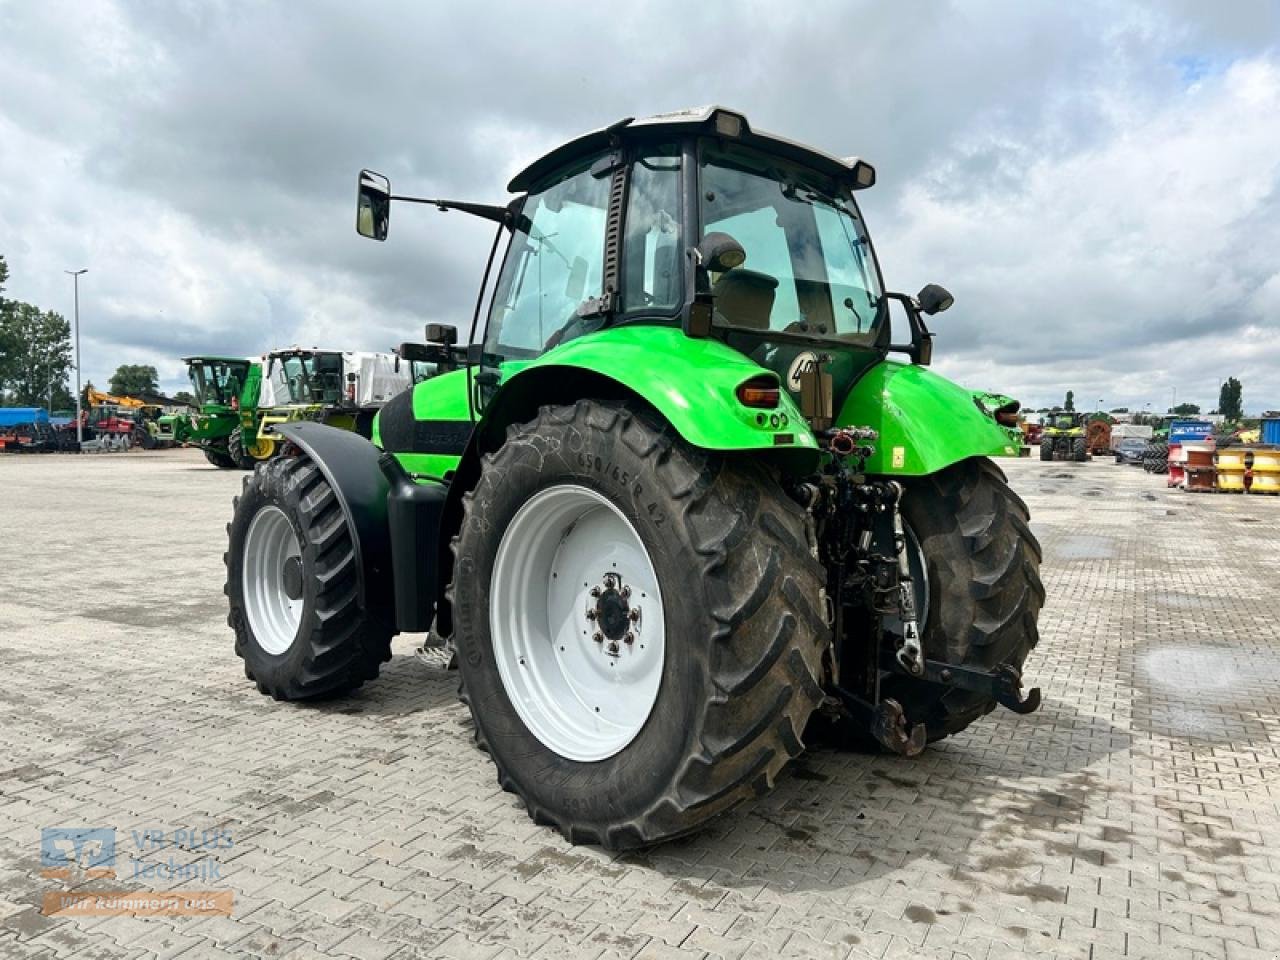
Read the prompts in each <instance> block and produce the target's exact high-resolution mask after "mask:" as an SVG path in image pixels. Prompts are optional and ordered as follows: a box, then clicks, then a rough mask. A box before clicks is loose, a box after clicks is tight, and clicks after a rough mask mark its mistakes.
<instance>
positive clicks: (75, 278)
mask: <svg viewBox="0 0 1280 960" xmlns="http://www.w3.org/2000/svg"><path fill="white" fill-rule="evenodd" d="M62 272H63V273H69V274H71V283H72V285H73V286H74V287H75V297H76V312H75V328H76V448H77V449H79V447H80V444H81V443H82V442H84V434H83V432H82V431H83V429H84V427H83V424H82V423H81V416H80V274H82V273H88V272H89V268H88V267H85V268H84V269H83V270H64V271H62Z"/></svg>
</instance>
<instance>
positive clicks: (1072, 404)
mask: <svg viewBox="0 0 1280 960" xmlns="http://www.w3.org/2000/svg"><path fill="white" fill-rule="evenodd" d="M1062 409H1063V410H1065V411H1067V413H1074V412H1075V409H1076V394H1075V391H1074V390H1068V391H1067V402H1066V403H1064V404H1063V405H1062Z"/></svg>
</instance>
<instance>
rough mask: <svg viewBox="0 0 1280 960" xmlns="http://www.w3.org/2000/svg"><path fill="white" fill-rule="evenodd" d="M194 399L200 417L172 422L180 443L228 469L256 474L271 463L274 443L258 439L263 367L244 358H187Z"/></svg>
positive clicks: (179, 417)
mask: <svg viewBox="0 0 1280 960" xmlns="http://www.w3.org/2000/svg"><path fill="white" fill-rule="evenodd" d="M183 363H185V364H186V365H187V375H188V376H189V377H190V378H191V387H192V389H193V391H194V392H195V397H196V407H197V411H198V412H196V413H188V414H179V415H175V416H173V417H171V418H166V419H168V420H169V428H170V429H171V431H172V434H173V438H174V440H175V441H176V442H178V443H195V444H198V445H199V446H200V449H201V450H203V451H204V456H205V459H206V460H208V461H209V462H210V463H211V464H213V465H214V466H215V467H220V468H222V469H224V470H237V469H238V470H252V469H253V467H254V465H255V464H257V463H258V462H259V461H260V460H265V459H267V458H269V457H270V456H271V455H272V453H273V452H274V450H275V445H274V443H271V444H264V443H262V442H261V441H260V440H259V439H258V422H257V410H258V398H259V394H260V392H261V387H262V365H261V364H260V363H258V362H256V361H253V360H246V359H245V358H243V357H221V356H200V357H184V358H183Z"/></svg>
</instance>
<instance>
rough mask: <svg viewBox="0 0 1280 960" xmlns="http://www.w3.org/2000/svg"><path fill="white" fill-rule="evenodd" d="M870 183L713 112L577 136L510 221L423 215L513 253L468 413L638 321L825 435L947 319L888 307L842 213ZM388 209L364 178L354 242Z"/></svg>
mask: <svg viewBox="0 0 1280 960" xmlns="http://www.w3.org/2000/svg"><path fill="white" fill-rule="evenodd" d="M874 182H875V170H874V169H873V168H872V167H871V165H870V164H868V163H866V162H865V161H862V160H859V159H856V158H851V159H845V160H841V159H838V158H836V157H833V156H830V155H828V154H825V153H822V152H821V151H818V150H815V149H813V148H810V147H806V146H801V145H799V144H796V143H793V142H791V141H789V140H785V139H783V138H781V137H776V136H773V135H771V134H766V133H762V132H758V131H755V130H753V129H752V128H751V126H750V125H749V124H748V122H747V120H746V118H745V117H743V116H742V115H740V114H737V113H734V112H732V111H728V110H724V109H721V108H714V107H713V108H703V109H698V110H690V111H683V112H679V113H672V114H663V115H659V116H656V117H652V118H649V119H647V120H641V121H637V120H633V119H626V120H623V121H620V122H618V123H615V124H613V125H612V126H610V127H607V128H604V129H602V130H597V131H594V132H592V133H588V134H586V135H584V136H581V137H578V138H577V139H575V140H572V141H570V142H569V143H567V144H565V145H563V146H561V147H559V148H557V149H556V150H553V151H552V152H550V153H549V154H547V155H546V156H544V157H542V158H540V159H539V160H537V161H535V162H534V163H532V164H531V165H530V166H529V167H527V168H526V169H525V170H523V171H522V172H520V173H519V174H517V175H516V176H515V178H514V179H513V180H512V181H511V183H510V184H509V189H510V190H511V191H512V192H514V193H516V194H517V196H516V198H515V199H514V200H513V201H511V202H510V203H509V204H507V205H505V206H485V205H481V204H463V203H455V202H453V201H444V200H423V201H420V202H424V203H430V204H434V205H435V206H437V207H439V208H440V209H442V210H450V209H458V210H462V211H464V212H467V213H472V214H476V215H479V216H483V217H487V218H489V219H492V220H496V221H497V222H498V223H499V224H500V228H499V229H500V233H505V234H506V236H507V239H508V243H507V249H506V254H505V257H504V258H503V260H502V263H501V266H500V268H499V270H498V274H497V280H496V282H495V283H494V285H493V290H492V293H491V296H490V300H489V308H488V311H487V317H486V319H485V322H484V324H483V330H480V329H478V328H479V327H480V326H481V324H480V323H479V319H480V318H479V316H477V322H476V323H475V325H474V326H473V330H472V336H471V340H472V341H477V340H479V341H481V342H482V343H483V350H482V351H479V352H478V355H475V356H474V357H473V359H474V360H475V361H476V363H477V365H478V366H479V368H480V370H479V372H478V376H477V385H478V390H477V391H476V393H477V395H476V400H477V407H478V409H479V410H480V411H483V409H484V406H485V403H486V402H487V401H488V400H489V399H490V398H491V397H492V395H493V393H494V392H495V390H496V389H497V387H498V386H499V384H500V383H502V382H503V381H504V380H506V379H507V378H508V377H509V376H510V375H511V373H513V372H514V371H516V370H518V369H520V368H521V367H524V366H526V365H528V364H529V363H530V362H531V361H534V360H536V359H537V358H539V357H541V356H542V355H543V354H545V353H547V352H549V351H551V350H553V349H554V348H556V347H559V346H561V345H564V344H568V343H571V342H572V341H574V340H576V339H580V338H583V337H589V336H591V335H593V334H595V333H597V332H599V331H602V330H605V329H607V328H612V327H623V326H634V325H641V324H643V325H663V326H670V327H673V328H678V329H680V330H681V331H682V332H683V333H684V334H685V335H686V336H687V337H692V338H697V339H716V340H720V341H722V342H723V343H725V344H727V345H729V346H730V347H732V348H733V349H734V350H736V351H739V352H740V353H741V354H744V355H746V357H748V358H749V359H750V360H751V361H754V362H755V363H756V364H759V365H760V366H763V367H765V368H766V369H768V370H770V371H772V372H773V373H774V374H775V375H776V377H777V379H778V382H779V383H780V384H781V385H782V386H783V387H784V388H785V389H786V390H788V391H790V393H791V394H792V395H793V399H794V400H796V401H797V403H799V404H800V405H801V406H802V407H803V408H804V410H805V412H806V416H809V418H810V420H811V422H813V421H815V420H821V421H826V422H828V423H829V422H830V419H831V416H832V410H837V411H838V410H839V409H840V406H841V403H842V401H843V399H844V397H845V395H847V393H848V392H849V389H850V388H851V387H852V385H853V384H854V382H856V380H857V379H858V377H859V375H860V374H861V373H862V372H863V371H865V370H866V369H867V368H868V367H869V366H871V365H872V364H874V363H875V362H876V361H878V360H881V359H883V357H884V355H885V354H886V353H887V352H888V351H889V350H891V349H896V350H901V351H905V352H906V353H908V354H909V355H910V356H911V357H912V359H913V360H914V361H915V362H916V363H918V364H927V363H928V362H929V360H930V355H931V334H930V333H929V332H928V330H927V329H926V328H925V326H924V323H923V322H922V320H921V315H922V314H932V313H936V312H938V311H941V310H945V309H946V308H947V307H949V306H950V305H951V296H950V294H948V293H947V292H946V291H945V290H943V289H942V288H941V287H936V286H933V285H931V286H929V287H926V288H925V289H924V290H923V291H921V293H920V295H918V296H917V297H908V296H903V295H900V294H893V293H886V292H885V290H884V286H883V282H882V279H881V275H880V268H879V265H878V264H877V262H876V257H875V252H874V249H873V248H872V245H871V239H870V236H869V235H868V233H867V229H866V226H865V223H864V222H863V219H862V215H861V213H860V211H859V209H858V204H857V201H856V199H855V194H856V192H857V191H859V190H861V189H864V188H866V187H869V186H871V185H872V184H874ZM391 199H396V200H407V199H413V198H406V197H399V196H397V197H394V198H393V197H392V196H391V189H390V183H389V182H388V181H387V180H386V178H385V177H382V176H381V175H379V174H374V173H372V172H370V171H364V172H363V173H362V174H361V177H360V192H359V204H358V213H357V229H358V230H359V231H360V232H361V233H362V234H364V235H365V236H369V237H372V238H374V239H379V240H380V239H384V238H385V236H386V232H387V228H388V224H389V214H390V201H391ZM498 239H501V237H499V238H498ZM498 245H499V244H498V243H497V242H496V241H495V251H496V249H497V247H498ZM893 300H897V301H899V302H900V303H901V304H902V305H903V306H904V307H905V308H906V311H907V317H908V321H909V324H910V329H911V332H912V340H911V342H910V343H909V344H900V345H896V344H893V343H891V340H890V332H891V331H890V322H889V305H890V302H891V301H893ZM478 313H479V311H478ZM775 389H776V387H775ZM815 425H819V426H820V425H823V424H815Z"/></svg>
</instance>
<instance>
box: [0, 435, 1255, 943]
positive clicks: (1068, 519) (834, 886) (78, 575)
mask: <svg viewBox="0 0 1280 960" xmlns="http://www.w3.org/2000/svg"><path fill="white" fill-rule="evenodd" d="M1006 467H1007V471H1008V473H1009V474H1010V477H1011V480H1012V482H1013V484H1014V487H1015V489H1017V490H1018V492H1019V493H1020V494H1021V495H1022V496H1023V497H1024V498H1025V499H1026V500H1027V501H1028V503H1029V504H1030V506H1031V509H1032V512H1033V517H1034V520H1033V527H1034V529H1035V530H1036V532H1037V534H1038V535H1039V536H1040V538H1041V542H1042V544H1043V546H1044V552H1045V560H1044V568H1043V574H1044V580H1045V586H1046V589H1047V592H1048V601H1047V604H1046V607H1045V612H1044V614H1043V616H1042V620H1041V642H1040V645H1039V647H1038V649H1037V650H1036V651H1035V652H1034V654H1033V656H1032V658H1031V660H1030V661H1029V663H1028V666H1027V672H1028V679H1029V681H1030V682H1031V683H1034V684H1038V685H1040V686H1041V687H1042V688H1043V689H1044V692H1045V703H1044V706H1043V707H1042V709H1041V710H1040V711H1039V712H1038V713H1036V714H1033V715H1031V716H1028V717H1018V716H1015V715H1013V714H1010V713H1007V712H1003V711H999V712H996V713H993V714H992V715H990V716H989V717H986V718H984V719H983V720H981V721H979V722H978V723H977V724H975V725H974V726H973V727H972V728H971V729H970V730H969V731H967V732H965V733H964V734H962V735H960V736H957V737H954V738H952V739H949V740H947V741H944V742H942V743H940V744H936V745H934V746H933V747H931V748H930V749H929V750H928V751H926V753H925V754H923V755H922V756H920V757H918V758H915V759H913V760H909V761H908V760H902V759H899V758H895V757H886V756H868V755H865V754H857V753H846V752H840V751H835V750H832V749H830V748H828V747H822V748H817V749H815V750H813V751H811V752H810V753H808V754H806V755H805V756H804V757H802V758H801V759H800V760H799V761H798V762H797V763H796V764H794V765H793V768H792V770H791V772H790V774H789V775H787V776H784V777H783V779H782V782H781V783H780V784H779V787H778V789H777V790H776V791H775V792H774V793H772V794H771V795H769V796H767V797H764V798H762V799H761V800H760V801H758V802H757V803H755V804H753V805H748V806H746V807H743V808H742V809H740V810H739V811H738V812H737V813H736V814H735V815H734V816H733V817H732V818H730V819H727V820H724V821H721V822H718V823H716V824H714V825H712V826H711V828H710V829H708V830H706V831H704V832H703V833H701V834H699V835H697V836H694V837H692V838H688V839H685V840H682V841H679V842H677V843H672V844H668V845H666V846H663V847H660V848H657V849H655V850H650V851H644V852H641V853H635V854H629V855H625V856H612V855H609V854H606V853H603V852H601V851H599V850H591V849H582V848H573V847H570V846H568V845H567V844H565V843H564V842H563V841H562V840H561V839H560V838H559V836H558V835H556V834H554V833H552V832H550V831H548V830H545V829H543V828H540V827H537V826H536V825H534V824H532V823H530V822H529V820H528V819H527V817H526V816H525V815H524V813H523V810H522V809H521V808H520V806H519V805H518V804H517V803H516V802H514V800H513V798H511V797H510V796H508V795H506V794H504V793H503V792H502V791H501V790H499V789H498V787H497V785H496V782H495V777H494V774H493V770H492V767H491V765H490V764H489V762H488V760H487V758H485V757H484V755H483V754H480V753H478V752H477V751H476V750H475V749H474V748H473V746H472V744H471V731H470V723H469V720H468V719H467V716H466V713H465V711H464V710H463V708H461V707H460V706H459V705H458V704H457V702H456V699H455V688H456V680H455V677H454V676H453V675H451V674H449V673H448V671H446V670H445V669H443V668H442V667H441V666H440V665H437V664H431V663H428V662H425V661H423V660H420V659H418V658H416V657H415V656H413V647H414V640H415V639H416V638H401V639H399V640H397V642H396V645H395V648H394V652H395V656H394V658H393V659H392V661H391V662H390V663H389V664H387V665H386V667H385V669H384V672H383V675H382V676H381V677H380V678H379V679H378V680H377V681H375V682H373V683H371V684H368V685H367V686H366V687H365V688H364V689H362V690H361V691H359V692H358V693H356V694H354V695H352V696H350V697H347V698H345V699H342V700H337V701H334V702H331V703H324V704H316V705H307V706H291V705H284V704H276V703H273V702H271V701H269V700H266V699H264V698H262V697H261V696H259V695H258V693H257V691H256V690H254V689H253V688H252V687H251V686H250V685H249V684H248V683H247V682H246V681H245V680H244V677H243V672H242V670H241V668H240V666H239V661H237V660H236V659H235V658H234V656H233V655H232V651H231V643H230V636H229V633H228V631H227V629H226V626H225V605H224V599H223V597H222V594H221V584H222V578H223V569H222V564H221V552H222V549H223V547H222V543H223V542H224V537H225V535H224V533H223V525H224V524H225V522H226V519H227V517H228V514H229V500H230V496H231V494H232V493H233V492H234V491H235V490H236V489H238V487H239V483H240V477H238V476H235V475H232V474H228V473H223V472H220V471H217V470H213V469H209V468H206V467H205V466H204V465H203V460H202V459H201V458H200V457H199V456H198V455H195V454H192V453H189V452H170V453H164V454H131V455H120V456H115V457H97V458H87V457H85V458H73V457H40V458H38V457H30V458H13V457H11V458H0V487H3V489H4V491H5V496H4V512H3V513H0V538H3V539H4V541H5V542H6V543H8V544H9V545H10V547H11V551H12V553H13V554H14V555H15V556H16V557H17V558H18V562H16V563H10V564H7V565H5V566H4V567H3V568H2V569H0V618H2V619H3V622H4V623H5V630H6V633H5V644H4V646H3V647H2V648H0V668H2V669H3V676H4V678H5V679H4V687H3V689H4V693H3V696H0V956H3V957H5V958H6V960H7V958H9V957H15V958H27V957H47V958H53V960H63V958H75V960H80V958H85V960H93V958H107V957H110V958H116V957H139V958H141V957H147V958H156V957H177V958H180V960H200V958H203V957H215V956H216V957H224V956H228V955H238V956H253V957H260V956H287V957H291V958H298V960H302V958H324V960H337V958H341V957H354V958H390V960H417V958H424V960H425V958H443V957H456V958H460V960H461V958H481V960H489V958H493V957H503V958H507V960H511V958H524V957H537V958H548V960H549V958H561V957H575V958H586V960H592V958H596V957H601V958H610V960H612V958H625V960H631V958H635V957H679V958H686V957H687V958H702V957H708V958H723V960H750V958H766V960H779V958H782V957H840V958H845V957H858V958H861V957H929V958H933V957H939V958H941V957H946V958H949V960H955V958H963V957H968V958H973V960H988V958H1003V957H1023V956H1026V957H1035V956H1053V957H1059V958H1061V957H1091V958H1094V960H1097V958H1103V957H1112V956H1115V957H1153V958H1156V957H1158V958H1160V960H1181V958H1184V957H1202V958H1203V957H1218V958H1220V957H1233V958H1234V957H1239V958H1242V960H1253V958H1261V957H1275V956H1277V955H1278V954H1280V919H1278V918H1280V786H1277V784H1280V613H1278V612H1277V605H1276V603H1275V598H1276V590H1277V585H1280V500H1277V499H1271V498H1253V497H1241V496H1235V497H1230V496H1224V497H1212V496H1209V497H1194V496H1190V495H1187V494H1181V493H1178V492H1176V491H1167V490H1165V489H1164V488H1163V487H1162V486H1161V485H1160V480H1158V479H1156V478H1153V477H1150V476H1147V475H1145V474H1142V473H1141V472H1139V471H1137V470H1133V469H1129V468H1122V467H1119V468H1118V467H1114V466H1113V465H1111V464H1110V463H1106V462H1101V461H1100V462H1095V463H1091V464H1085V465H1075V464H1041V463H1039V462H1026V461H1018V462H1007V463H1006ZM103 571H133V572H136V573H130V574H129V575H128V576H127V577H120V576H107V575H104V574H103ZM59 826H68V827H69V826H76V827H108V828H111V827H114V828H115V829H116V836H117V841H116V842H117V847H118V861H119V873H120V876H119V879H117V880H116V881H108V880H102V879H83V878H82V879H81V880H80V881H79V883H78V885H77V886H76V889H78V890H93V889H97V890H107V889H122V890H128V891H133V892H137V891H144V892H145V891H149V890H158V889H175V890H183V891H191V892H195V891H201V890H206V889H211V890H225V891H230V892H231V893H232V894H233V896H234V899H235V906H234V909H233V913H232V916H230V917H204V918H200V917H152V918H146V917H138V918H131V917H83V918H78V919H64V918H48V917H44V916H42V915H41V914H40V913H39V906H40V904H41V901H42V897H43V894H44V893H45V892H46V891H53V890H57V889H61V888H62V886H63V883H62V882H61V881H58V880H54V879H47V878H42V877H40V876H39V873H40V857H39V850H40V831H41V828H44V827H59ZM219 828H221V829H224V830H226V831H229V834H230V836H231V838H232V841H233V843H232V845H231V846H230V847H222V848H219V847H212V848H209V847H205V846H202V845H200V844H199V842H198V838H199V836H200V833H201V831H214V830H217V829H219ZM146 830H159V831H163V832H164V833H165V834H166V836H167V841H166V843H165V844H164V845H162V846H160V847H158V848H156V849H146V850H143V849H140V848H139V847H138V844H137V843H136V839H135V831H136V832H137V834H138V835H141V833H142V831H146ZM175 831H185V833H184V834H183V838H182V840H181V841H180V842H174V841H175V840H177V839H178V838H176V837H175V836H174V833H175ZM193 838H194V839H193ZM134 860H137V861H139V862H140V863H141V864H143V865H144V866H146V865H160V864H163V865H169V864H172V865H173V867H174V868H192V867H197V866H200V865H202V864H203V865H205V866H208V865H210V864H212V865H216V866H217V867H218V868H219V870H218V875H217V878H216V879H209V880H207V881H202V880H201V879H200V878H198V877H191V878H188V879H186V880H176V879H175V880H174V881H173V882H171V883H170V884H169V885H168V886H165V885H163V884H160V883H158V882H155V881H153V880H150V879H147V878H142V877H134V876H132V873H131V871H132V869H133V868H132V863H133V861H134ZM111 882H114V883H115V885H116V886H115V887H111V886H109V884H110V883H111Z"/></svg>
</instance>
